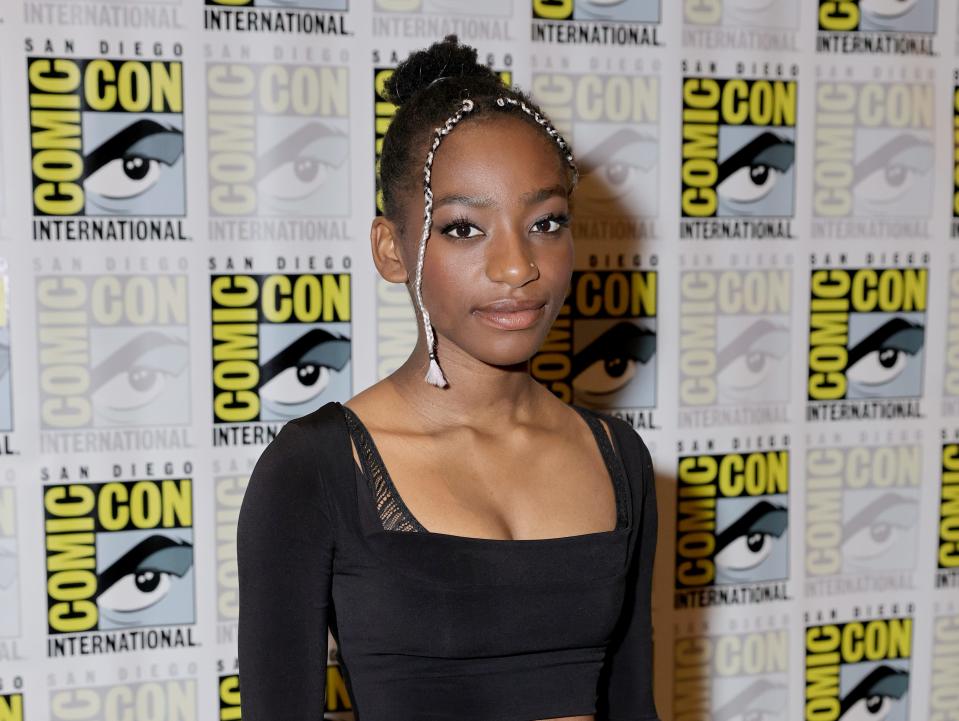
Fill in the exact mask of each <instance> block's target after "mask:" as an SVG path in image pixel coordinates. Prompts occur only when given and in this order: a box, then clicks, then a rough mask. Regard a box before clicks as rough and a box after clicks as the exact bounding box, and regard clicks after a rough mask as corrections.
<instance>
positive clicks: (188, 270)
mask: <svg viewBox="0 0 959 721" xmlns="http://www.w3.org/2000/svg"><path fill="white" fill-rule="evenodd" d="M957 10H959V9H957V6H956V3H953V2H947V1H946V0H803V1H802V2H798V1H797V0H673V1H669V2H667V0H482V1H481V2H477V1H465V0H16V1H15V2H14V1H12V0H11V1H10V2H4V3H2V6H0V91H2V92H0V721H24V720H26V721H44V720H50V721H68V720H69V721H87V720H91V721H92V720H94V719H97V720H105V721H195V720H202V721H207V720H210V719H222V720H223V721H230V720H236V719H240V694H241V693H242V682H241V679H240V677H239V673H238V666H237V654H236V640H237V611H238V599H237V571H236V538H235V535H236V519H237V514H238V511H239V507H240V503H241V500H242V498H243V494H244V490H245V488H246V485H247V482H248V479H249V475H250V471H251V469H252V468H253V465H254V464H255V462H256V460H257V458H258V457H259V455H260V453H261V452H262V451H263V449H264V448H265V447H266V445H267V444H268V443H269V442H270V441H271V440H272V439H273V438H274V437H275V436H276V434H277V432H278V431H279V430H280V428H282V426H283V424H284V423H285V422H286V421H288V420H290V419H292V418H295V417H298V416H301V415H304V414H306V413H308V412H310V411H312V410H314V409H315V408H317V407H319V406H321V405H323V404H324V403H327V402H328V401H334V400H335V401H346V400H347V399H348V398H350V397H351V396H352V395H353V394H354V393H355V392H358V391H360V390H362V389H363V388H366V387H368V386H369V385H370V384H372V383H374V382H376V381H377V380H379V379H381V378H383V377H385V376H386V375H388V374H389V373H391V372H392V371H393V370H395V369H396V368H397V367H398V366H399V365H400V364H401V363H402V362H403V361H404V360H405V359H406V358H407V356H408V355H409V352H410V351H411V349H412V347H413V343H414V341H415V339H416V320H415V316H414V314H413V310H412V306H411V304H410V300H409V295H408V293H407V290H406V288H405V287H404V286H402V285H393V284H389V283H387V282H385V281H383V280H382V279H381V278H379V276H378V275H377V273H376V270H375V268H374V266H373V263H372V259H371V256H370V249H369V242H368V229H369V225H370V221H371V219H372V218H373V217H374V216H375V215H376V214H377V213H379V212H381V209H382V197H381V193H380V190H379V188H378V186H377V182H376V169H377V164H378V158H379V154H380V151H381V148H382V142H383V137H384V135H385V133H386V131H387V128H388V127H389V125H390V122H391V119H392V117H393V115H394V113H395V110H396V108H395V107H394V106H393V105H392V104H391V103H390V102H389V101H387V100H386V99H385V97H384V83H385V82H386V80H387V79H388V78H389V77H390V74H391V73H392V72H393V70H394V68H395V67H396V66H397V64H398V63H399V62H400V61H402V60H403V59H404V58H405V57H407V55H408V54H409V53H410V52H411V51H414V50H417V49H420V48H424V47H426V46H427V45H429V44H431V43H432V42H435V41H437V40H440V39H442V38H443V36H445V35H447V34H450V33H455V34H457V35H458V36H459V38H460V40H461V41H463V42H466V43H468V44H470V45H473V46H475V47H476V48H477V49H478V51H479V56H480V58H481V60H482V61H483V62H484V63H486V64H488V65H489V66H490V67H492V68H493V69H494V70H496V71H497V72H498V73H499V74H500V76H501V78H502V79H503V82H504V83H507V84H512V85H515V86H518V87H521V88H523V89H525V90H528V91H530V92H531V93H532V94H533V96H534V97H535V98H536V100H537V102H539V103H540V104H541V105H542V107H543V109H544V110H545V111H546V112H547V113H548V114H549V115H550V116H551V118H552V119H553V121H554V122H555V124H556V126H557V128H558V129H559V130H560V131H561V132H562V133H563V134H564V135H565V137H566V138H568V139H569V140H570V142H571V144H572V146H573V150H574V152H575V154H576V158H577V161H578V163H579V166H580V170H581V183H580V185H579V187H578V189H577V191H576V196H575V205H574V209H573V211H574V212H573V232H574V236H575V238H576V262H575V270H574V272H573V277H572V283H571V286H570V291H569V296H568V300H567V303H566V304H565V305H564V306H563V308H562V310H561V312H560V315H559V317H558V318H557V320H556V322H555V325H554V327H553V328H552V329H551V331H550V334H549V336H548V338H547V340H546V342H545V343H544V345H543V347H542V348H541V349H540V350H539V351H538V352H537V353H536V355H535V356H534V357H533V359H532V361H531V373H532V375H533V377H534V378H535V379H536V380H537V381H538V382H540V383H542V384H543V385H544V386H545V387H547V388H548V389H549V390H551V391H552V392H553V393H554V394H556V395H557V396H558V397H559V398H561V399H562V400H564V401H567V402H573V403H578V404H581V405H584V406H588V407H592V408H596V409H599V410H602V411H604V412H607V413H609V414H612V415H615V416H618V417H619V418H622V419H624V420H625V421H627V422H628V423H629V424H631V425H632V426H633V427H634V428H635V429H636V430H637V432H639V433H641V434H642V436H643V438H644V439H645V441H646V443H647V444H648V445H649V447H650V449H651V451H652V454H653V458H654V461H655V466H656V472H657V479H656V482H657V490H658V497H659V498H658V500H659V515H660V536H659V550H658V555H657V561H656V568H655V574H654V584H653V586H654V591H653V593H654V626H655V630H654V636H655V637H654V640H655V656H656V664H655V675H656V679H655V682H656V698H657V705H658V707H659V710H660V714H661V716H662V718H663V719H664V721H665V719H670V720H672V721H704V720H706V719H714V720H715V721H785V720H786V719H790V720H792V721H837V720H838V719H843V720H844V721H862V720H863V719H882V720H883V721H927V720H936V721H945V720H946V719H959V711H957V709H959V11H957ZM424 158H425V149H424ZM927 330H928V331H929V333H927V332H926V331H927ZM424 388H425V386H424ZM282 522H283V519H277V523H282ZM326 680H327V689H328V693H327V699H326V708H327V712H328V715H327V718H329V719H343V720H345V719H352V717H353V716H352V711H351V708H352V704H351V700H350V699H349V697H348V694H347V691H346V686H345V682H344V679H343V675H342V673H341V668H340V666H339V659H338V655H337V649H336V647H335V644H333V643H332V642H331V644H330V654H329V666H328V669H327V679H326ZM279 711H280V710H279V709H278V713H279Z"/></svg>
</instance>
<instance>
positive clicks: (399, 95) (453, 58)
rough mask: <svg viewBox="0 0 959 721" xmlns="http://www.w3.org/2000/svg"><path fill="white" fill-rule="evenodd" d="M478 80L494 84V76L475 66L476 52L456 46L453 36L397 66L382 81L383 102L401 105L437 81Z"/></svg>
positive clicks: (483, 68) (485, 69)
mask: <svg viewBox="0 0 959 721" xmlns="http://www.w3.org/2000/svg"><path fill="white" fill-rule="evenodd" d="M447 77H455V78H482V79H484V80H485V79H492V80H493V81H495V82H498V78H497V76H496V73H494V72H493V71H492V70H491V69H490V68H488V67H487V66H485V65H481V64H480V63H478V62H476V48H473V47H470V46H469V45H460V43H459V40H458V38H457V37H456V36H455V35H447V36H446V37H445V38H443V40H442V41H440V42H436V43H433V44H432V45H430V46H429V47H428V48H426V49H425V50H419V51H417V52H415V53H413V54H412V55H410V56H409V57H408V58H407V59H406V60H404V61H403V62H401V63H400V64H399V65H398V66H397V67H396V70H394V71H393V75H392V76H390V78H389V79H388V80H387V81H386V83H385V85H384V89H385V91H386V97H387V99H388V100H389V101H390V102H391V103H393V104H394V105H403V104H404V103H406V102H407V101H409V99H410V98H412V97H413V96H415V95H416V94H417V93H419V92H421V91H423V90H425V89H426V88H428V87H430V85H432V84H433V82H434V81H436V80H439V79H440V78H447Z"/></svg>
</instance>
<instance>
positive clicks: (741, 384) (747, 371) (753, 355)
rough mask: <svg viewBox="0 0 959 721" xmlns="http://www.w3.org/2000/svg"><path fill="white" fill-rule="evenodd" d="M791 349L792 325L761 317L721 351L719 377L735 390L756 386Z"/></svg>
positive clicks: (717, 362) (717, 378) (718, 364)
mask: <svg viewBox="0 0 959 721" xmlns="http://www.w3.org/2000/svg"><path fill="white" fill-rule="evenodd" d="M788 350H789V329H788V328H785V327H783V326H780V325H775V324H773V323H770V322H769V321H768V320H765V319H761V320H757V321H756V322H755V323H753V324H752V325H751V326H749V327H748V328H746V330H744V331H743V332H742V333H740V334H739V335H738V336H737V337H736V338H734V339H733V340H732V341H730V342H729V343H728V344H727V345H726V346H725V347H723V348H722V349H721V350H720V351H719V354H718V355H717V358H716V365H717V368H718V373H717V375H716V381H717V382H718V383H719V385H720V386H722V387H724V388H729V389H730V390H733V391H747V390H750V389H752V388H756V387H757V386H759V385H761V384H762V383H764V382H765V381H766V380H767V379H768V378H769V376H770V375H771V374H772V372H773V371H774V370H775V369H776V368H777V367H778V365H779V363H780V362H781V361H782V359H783V358H785V357H786V353H787V351H788Z"/></svg>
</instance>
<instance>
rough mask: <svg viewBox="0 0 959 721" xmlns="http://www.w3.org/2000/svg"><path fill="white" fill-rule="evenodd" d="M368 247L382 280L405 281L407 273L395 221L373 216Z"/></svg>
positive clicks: (407, 278)
mask: <svg viewBox="0 0 959 721" xmlns="http://www.w3.org/2000/svg"><path fill="white" fill-rule="evenodd" d="M370 247H371V249H372V251H373V263H374V264H375V265H376V269H377V270H378V271H379V273H380V275H381V276H383V278H384V280H388V281H389V282H390V283H406V282H407V281H408V280H409V277H410V276H409V273H408V272H407V270H406V264H405V263H404V262H403V255H402V253H401V252H400V247H401V241H400V235H399V231H398V229H397V227H396V223H394V222H393V221H391V220H389V219H388V218H386V217H385V216H382V215H378V216H377V217H375V218H373V224H372V225H371V226H370Z"/></svg>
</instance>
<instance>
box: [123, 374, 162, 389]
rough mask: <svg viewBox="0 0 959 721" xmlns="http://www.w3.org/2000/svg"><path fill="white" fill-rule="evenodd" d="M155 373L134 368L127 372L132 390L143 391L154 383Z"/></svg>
mask: <svg viewBox="0 0 959 721" xmlns="http://www.w3.org/2000/svg"><path fill="white" fill-rule="evenodd" d="M156 375H157V374H156V371H153V370H149V369H147V368H134V369H133V370H131V371H128V372H127V378H128V380H129V381H130V385H131V386H132V387H133V389H134V390H138V391H145V390H148V389H149V388H152V387H153V384H154V383H155V382H156Z"/></svg>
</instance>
